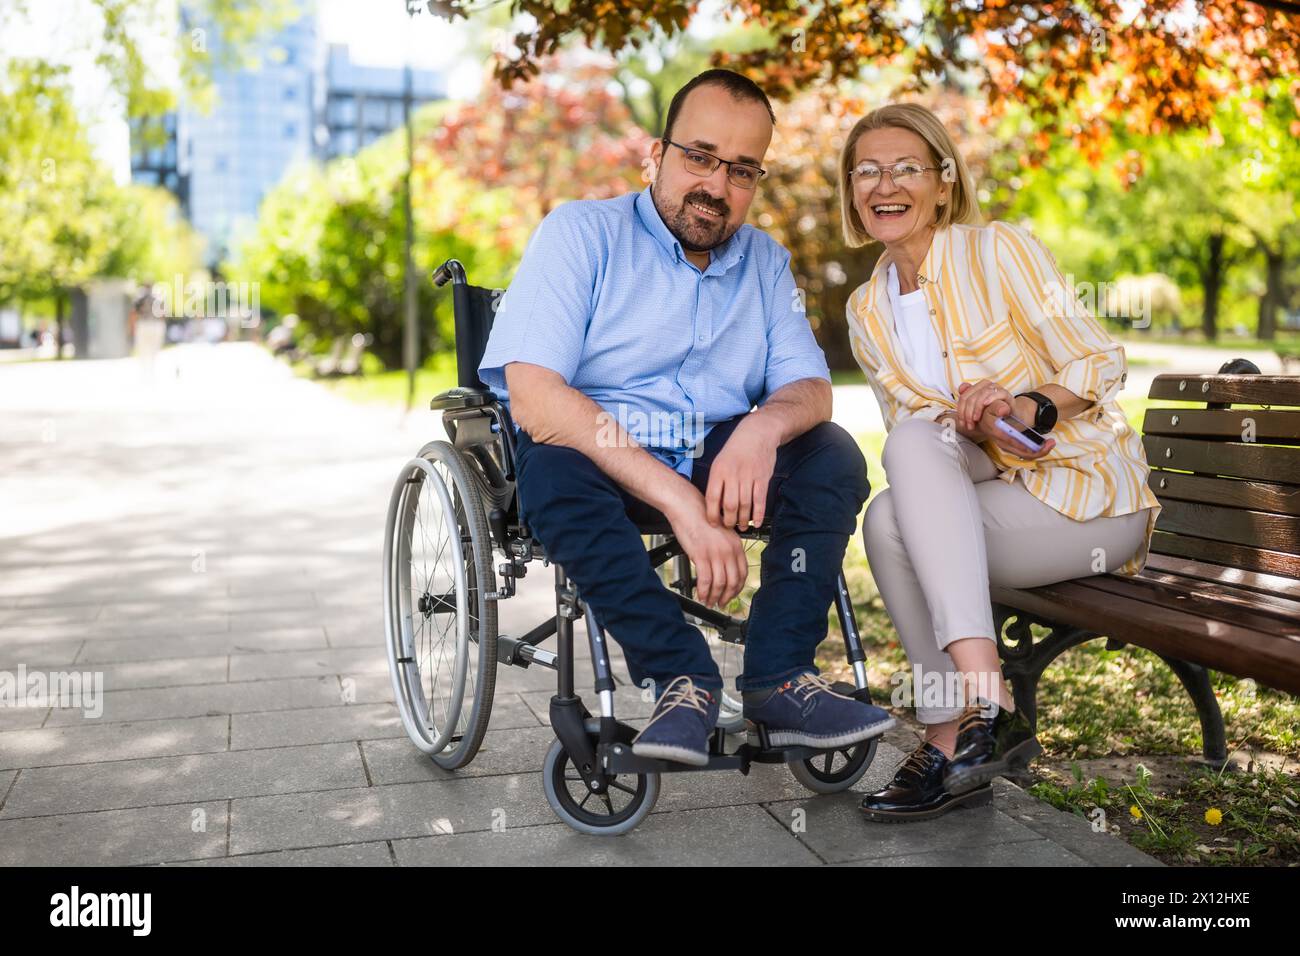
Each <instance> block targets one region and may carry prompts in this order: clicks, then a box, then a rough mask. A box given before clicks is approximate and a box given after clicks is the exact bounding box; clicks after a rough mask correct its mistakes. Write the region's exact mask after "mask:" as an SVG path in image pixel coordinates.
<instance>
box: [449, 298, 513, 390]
mask: <svg viewBox="0 0 1300 956" xmlns="http://www.w3.org/2000/svg"><path fill="white" fill-rule="evenodd" d="M503 291H504V290H503V289H483V288H480V287H479V286H476V285H467V284H464V283H456V284H455V285H453V286H452V306H453V308H454V309H455V312H456V384H457V385H459V386H460V387H461V388H481V389H486V388H487V386H486V385H484V384H483V382H482V380H480V379H479V377H478V366H479V362H481V361H483V353H484V352H485V351H487V341H488V334H489V333H490V332H491V331H492V319H493V317H494V316H495V315H496V304H497V302H498V301H499V299H500V297H501V294H502V292H503Z"/></svg>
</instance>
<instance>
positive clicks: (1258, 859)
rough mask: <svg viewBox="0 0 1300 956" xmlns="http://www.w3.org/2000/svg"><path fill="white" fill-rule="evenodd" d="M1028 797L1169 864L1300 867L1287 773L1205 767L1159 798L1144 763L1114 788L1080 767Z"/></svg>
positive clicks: (1297, 794)
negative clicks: (1074, 815) (1123, 840)
mask: <svg viewBox="0 0 1300 956" xmlns="http://www.w3.org/2000/svg"><path fill="white" fill-rule="evenodd" d="M1029 792H1030V793H1032V794H1034V795H1035V796H1036V797H1038V798H1039V799H1041V800H1045V801H1047V802H1048V803H1050V804H1052V805H1053V806H1054V807H1056V808H1057V809H1058V810H1064V811H1067V812H1070V813H1074V814H1076V815H1077V816H1080V817H1083V818H1084V819H1086V820H1088V821H1089V822H1091V823H1092V824H1093V826H1094V829H1102V828H1104V829H1106V830H1108V831H1109V832H1111V833H1114V834H1115V835H1117V836H1120V837H1121V838H1123V839H1126V840H1128V842H1129V843H1131V844H1133V845H1134V846H1136V847H1137V848H1138V849H1140V850H1143V851H1145V852H1147V853H1150V854H1152V855H1153V856H1156V857H1157V858H1159V859H1161V860H1163V861H1164V862H1166V863H1175V864H1176V863H1182V864H1191V865H1197V866H1252V865H1254V866H1297V865H1300V816H1298V815H1297V813H1298V811H1300V780H1298V779H1297V777H1296V775H1295V774H1289V773H1286V772H1284V771H1282V770H1261V771H1257V772H1254V773H1231V772H1223V771H1221V770H1218V771H1216V770H1214V769H1212V768H1199V769H1196V770H1193V771H1192V772H1191V773H1189V774H1188V776H1187V778H1186V780H1185V781H1184V782H1183V783H1182V785H1181V786H1178V787H1177V788H1175V789H1173V790H1172V791H1171V792H1166V793H1161V792H1158V791H1156V790H1155V789H1153V787H1152V785H1151V772H1150V771H1149V770H1148V769H1147V768H1146V767H1145V766H1143V765H1142V764H1138V765H1137V766H1136V768H1135V772H1134V773H1133V775H1132V778H1131V779H1130V780H1127V781H1125V780H1122V779H1121V780H1119V781H1117V782H1115V783H1112V782H1111V781H1109V780H1108V779H1107V778H1106V777H1105V776H1102V775H1097V776H1094V777H1088V776H1086V775H1085V774H1084V772H1083V770H1082V769H1081V768H1080V767H1079V765H1078V764H1074V765H1073V766H1072V767H1071V772H1070V774H1069V775H1068V776H1067V775H1064V774H1054V775H1053V777H1052V779H1048V780H1043V781H1041V782H1039V783H1037V784H1035V785H1034V786H1032V787H1031V788H1030V790H1029ZM1099 811H1100V812H1099Z"/></svg>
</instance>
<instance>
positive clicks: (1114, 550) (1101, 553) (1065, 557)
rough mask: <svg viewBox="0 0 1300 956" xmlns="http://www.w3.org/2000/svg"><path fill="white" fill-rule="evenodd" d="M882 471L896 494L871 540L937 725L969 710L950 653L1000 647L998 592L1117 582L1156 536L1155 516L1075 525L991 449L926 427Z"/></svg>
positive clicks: (871, 527) (908, 428) (900, 439)
mask: <svg viewBox="0 0 1300 956" xmlns="http://www.w3.org/2000/svg"><path fill="white" fill-rule="evenodd" d="M882 460H883V463H884V466H885V475H886V478H887V479H888V482H889V487H888V488H886V489H885V490H884V491H882V492H880V494H878V495H877V496H876V497H875V498H873V499H872V501H871V503H870V504H869V505H868V506H867V513H866V518H865V520H864V521H863V527H862V534H863V539H864V541H865V544H866V549H867V560H868V561H869V562H870V565H871V573H872V576H873V577H874V578H875V581H876V586H877V587H878V588H879V589H880V596H881V598H882V599H883V600H884V602H885V609H886V610H887V611H888V612H889V616H890V618H892V620H893V622H894V627H895V629H897V631H898V636H899V639H900V640H901V641H902V644H903V649H904V650H905V651H906V652H907V657H908V661H909V662H910V664H911V666H912V674H911V675H908V678H907V686H909V687H911V689H912V693H913V697H912V702H913V704H914V706H915V707H916V715H917V719H918V720H920V721H921V722H922V723H925V724H937V723H944V722H946V721H949V720H953V719H954V718H956V717H957V716H958V715H959V714H960V713H961V710H962V701H961V696H960V695H961V691H960V689H959V688H960V687H961V686H962V685H961V678H960V675H959V673H958V671H957V670H956V668H955V667H954V665H953V661H952V658H951V657H950V656H949V655H948V653H947V651H946V650H945V648H946V647H947V646H948V644H949V643H951V642H952V641H955V640H958V639H960V638H967V637H983V638H987V639H989V640H995V639H996V638H995V636H994V630H993V610H992V607H991V605H990V602H989V584H990V583H993V584H1000V585H1005V586H1009V587H1015V588H1027V587H1037V586H1039V585H1043V584H1052V583H1055V582H1057V581H1065V580H1068V579H1070V578H1078V577H1086V576H1088V575H1092V574H1099V573H1101V572H1102V571H1103V570H1104V571H1113V570H1115V569H1116V568H1118V567H1120V566H1121V565H1123V564H1124V563H1125V562H1126V561H1128V560H1129V558H1131V557H1132V556H1133V554H1134V552H1136V551H1137V549H1138V547H1139V546H1140V545H1141V544H1142V542H1143V540H1144V537H1145V535H1146V529H1147V519H1148V517H1149V516H1148V514H1147V511H1148V510H1149V509H1143V510H1141V511H1137V512H1134V513H1132V514H1127V515H1120V516H1115V517H1097V518H1093V519H1092V520H1090V521H1075V520H1074V519H1073V518H1070V517H1068V516H1066V515H1063V514H1061V513H1060V512H1058V511H1057V510H1056V509H1055V508H1053V507H1051V506H1050V505H1047V504H1044V503H1043V502H1041V501H1039V500H1038V499H1037V498H1035V497H1034V496H1033V495H1032V494H1030V492H1029V490H1028V489H1027V488H1026V487H1025V486H1024V483H1023V482H1020V481H1016V482H1014V483H1008V482H1006V481H1002V480H1001V479H999V478H998V477H997V474H998V469H997V465H995V464H994V462H993V460H992V459H990V458H989V456H988V455H986V454H985V453H984V451H983V449H981V448H980V447H979V445H977V444H975V443H974V442H972V441H971V440H970V439H968V438H964V437H962V436H961V435H958V434H957V433H956V432H955V431H952V430H951V429H945V428H944V427H943V426H942V425H940V424H936V423H934V422H930V421H926V420H925V419H920V418H910V419H906V420H904V421H902V422H900V423H899V424H898V425H897V426H895V428H894V430H893V431H891V432H890V433H889V437H888V438H887V439H886V440H885V450H884V454H883V455H882ZM918 677H919V678H920V679H919V680H917V679H916V678H918ZM994 679H996V678H994Z"/></svg>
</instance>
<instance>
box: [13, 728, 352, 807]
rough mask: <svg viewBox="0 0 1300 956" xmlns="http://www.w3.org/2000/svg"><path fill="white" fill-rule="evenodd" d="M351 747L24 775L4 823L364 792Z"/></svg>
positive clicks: (84, 766) (194, 756) (74, 768)
mask: <svg viewBox="0 0 1300 956" xmlns="http://www.w3.org/2000/svg"><path fill="white" fill-rule="evenodd" d="M365 783H366V775H365V769H364V767H363V766H362V763H361V753H360V751H359V750H358V749H357V745H356V744H355V743H352V742H348V743H339V744H318V745H315V746H309V747H284V748H278V749H272V750H248V751H237V752H229V751H225V752H220V753H207V754H190V755H186V756H182V757H151V758H146V759H141V760H115V761H108V762H105V763H96V764H77V765H74V766H66V767H37V768H34V769H28V770H24V771H23V772H22V775H21V777H20V778H19V779H18V781H17V783H15V784H14V786H13V788H12V789H11V790H10V791H9V798H8V799H7V800H6V801H5V805H4V809H3V810H2V811H0V818H3V819H11V818H14V817H36V816H55V815H57V814H59V813H73V812H86V811H92V810H118V809H125V808H128V807H147V806H160V805H164V804H173V803H191V802H195V803H197V802H204V801H211V800H226V799H230V798H232V797H243V796H248V795H251V794H268V793H296V792H303V791H309V790H329V789H343V788H347V787H356V786H364V785H365Z"/></svg>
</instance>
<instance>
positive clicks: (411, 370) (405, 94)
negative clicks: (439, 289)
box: [402, 3, 419, 412]
mask: <svg viewBox="0 0 1300 956" xmlns="http://www.w3.org/2000/svg"><path fill="white" fill-rule="evenodd" d="M418 11H419V7H418V5H414V6H413V5H412V4H410V3H408V4H407V5H406V15H407V16H408V17H414V16H415V14H416V13H417V12H418ZM413 32H414V31H408V32H407V42H406V56H405V58H404V60H405V62H404V65H403V71H402V73H403V86H402V126H403V128H404V129H405V130H406V172H405V175H404V177H403V186H402V207H403V214H404V217H405V219H406V241H405V247H406V264H405V267H404V269H403V274H402V275H403V286H402V306H403V311H404V313H405V317H406V323H405V330H406V335H405V338H404V342H403V349H402V353H403V357H404V359H405V364H406V410H407V411H408V412H409V411H410V410H411V406H412V405H413V404H414V402H415V369H416V366H417V365H418V364H419V361H418V359H419V357H418V355H417V353H418V351H419V329H418V327H417V318H416V314H415V298H416V288H415V265H414V263H413V262H412V257H411V246H412V245H413V244H414V242H415V225H414V220H413V218H412V214H411V166H412V164H413V163H414V155H415V153H414V148H413V145H412V139H413V136H412V133H411V41H410V37H411V34H412V33H413Z"/></svg>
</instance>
